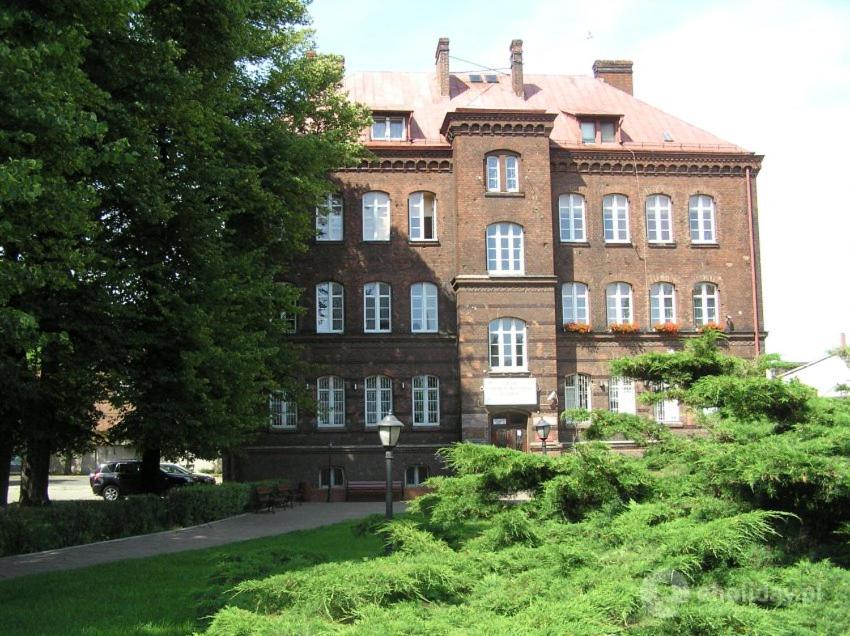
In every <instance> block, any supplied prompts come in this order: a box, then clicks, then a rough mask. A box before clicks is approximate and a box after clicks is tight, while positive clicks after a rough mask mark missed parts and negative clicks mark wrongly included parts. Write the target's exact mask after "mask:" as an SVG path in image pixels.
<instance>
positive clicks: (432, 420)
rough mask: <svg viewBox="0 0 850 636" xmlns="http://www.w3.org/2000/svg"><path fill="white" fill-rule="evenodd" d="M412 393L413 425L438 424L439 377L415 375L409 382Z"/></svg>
mask: <svg viewBox="0 0 850 636" xmlns="http://www.w3.org/2000/svg"><path fill="white" fill-rule="evenodd" d="M410 384H411V387H412V393H413V402H412V405H413V425H414V426H439V425H440V378H438V377H437V376H435V375H416V376H414V377H413V381H412V382H411V383H410Z"/></svg>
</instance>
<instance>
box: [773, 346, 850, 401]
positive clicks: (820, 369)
mask: <svg viewBox="0 0 850 636" xmlns="http://www.w3.org/2000/svg"><path fill="white" fill-rule="evenodd" d="M779 377H780V378H782V379H783V380H785V381H786V382H789V381H791V380H794V379H796V380H799V381H800V382H802V383H803V384H805V385H807V386H810V387H812V388H813V389H815V390H817V392H818V395H820V396H821V397H840V396H841V395H843V394H842V393H841V392H839V391H838V388H837V387H838V386H839V385H844V386H850V367H849V366H848V365H847V363H846V362H845V361H844V360H843V359H842V358H841V357H839V356H837V355H835V354H832V355H828V356H826V357H823V358H821V359H820V360H815V361H813V362H809V363H806V364H804V365H801V366H799V367H797V368H796V369H791V370H790V371H788V372H786V373H783V374H781V375H780V376H779Z"/></svg>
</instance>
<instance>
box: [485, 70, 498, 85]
mask: <svg viewBox="0 0 850 636" xmlns="http://www.w3.org/2000/svg"><path fill="white" fill-rule="evenodd" d="M484 79H486V80H487V83H488V84H498V83H499V76H498V75H496V74H491V73H488V74H487V75H485V76H484Z"/></svg>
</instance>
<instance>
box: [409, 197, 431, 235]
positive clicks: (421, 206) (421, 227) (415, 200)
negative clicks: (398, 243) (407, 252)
mask: <svg viewBox="0 0 850 636" xmlns="http://www.w3.org/2000/svg"><path fill="white" fill-rule="evenodd" d="M429 217H430V218H431V236H427V232H426V223H425V221H426V219H428V218H429ZM407 222H408V238H409V239H410V240H411V241H436V240H438V239H437V197H436V196H435V195H434V193H433V192H424V191H423V192H413V193H411V194H410V196H408V197H407Z"/></svg>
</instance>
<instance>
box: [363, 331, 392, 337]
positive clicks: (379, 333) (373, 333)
mask: <svg viewBox="0 0 850 636" xmlns="http://www.w3.org/2000/svg"><path fill="white" fill-rule="evenodd" d="M388 333H392V329H387V330H386V331H366V330H365V329H364V330H363V335H364V336H375V335H377V336H380V335H386V334H388Z"/></svg>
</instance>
